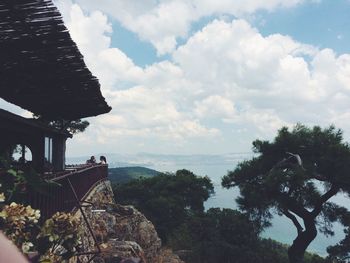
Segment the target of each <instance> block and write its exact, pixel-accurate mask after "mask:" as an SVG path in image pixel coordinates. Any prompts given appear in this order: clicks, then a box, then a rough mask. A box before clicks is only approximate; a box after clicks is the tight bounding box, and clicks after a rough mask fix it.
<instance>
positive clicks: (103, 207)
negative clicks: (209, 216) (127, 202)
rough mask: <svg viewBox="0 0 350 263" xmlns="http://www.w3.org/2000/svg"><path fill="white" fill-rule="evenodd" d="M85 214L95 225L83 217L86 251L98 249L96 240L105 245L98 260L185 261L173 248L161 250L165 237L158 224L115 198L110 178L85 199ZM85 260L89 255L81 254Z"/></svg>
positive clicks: (166, 262) (106, 261)
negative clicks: (158, 232)
mask: <svg viewBox="0 0 350 263" xmlns="http://www.w3.org/2000/svg"><path fill="white" fill-rule="evenodd" d="M85 201H86V202H85V203H84V207H83V211H84V214H85V216H86V218H87V221H88V222H89V225H90V226H91V229H92V232H93V233H94V236H95V238H96V242H95V240H94V238H93V236H92V234H91V233H90V231H89V228H88V224H86V222H85V220H83V216H82V213H81V211H79V210H78V211H77V212H76V214H77V216H79V217H81V219H82V220H81V221H82V227H83V230H84V231H83V232H84V233H83V240H82V243H83V245H82V246H83V250H84V251H85V252H88V251H96V250H97V246H96V243H97V244H98V245H99V247H100V248H101V251H102V253H101V254H99V255H98V256H97V257H96V258H95V259H94V262H98V263H110V262H116V263H118V262H122V260H124V262H127V260H126V259H129V262H132V260H134V262H140V263H141V262H142V263H184V262H183V261H181V260H180V259H179V257H178V256H176V255H174V254H173V253H172V251H171V250H169V249H161V240H160V238H159V237H158V234H157V232H156V230H155V228H154V225H153V224H152V223H151V222H150V221H149V220H147V218H146V217H145V216H144V215H143V214H142V213H140V212H139V211H137V210H136V209H135V208H134V207H132V206H122V205H119V204H116V203H115V201H114V196H113V191H112V188H111V185H110V183H109V182H108V181H106V182H103V183H100V184H99V185H97V186H96V187H95V188H94V189H93V191H91V192H90V193H89V195H88V196H87V197H86V198H85ZM80 260H82V261H83V262H87V261H88V257H87V256H86V257H80Z"/></svg>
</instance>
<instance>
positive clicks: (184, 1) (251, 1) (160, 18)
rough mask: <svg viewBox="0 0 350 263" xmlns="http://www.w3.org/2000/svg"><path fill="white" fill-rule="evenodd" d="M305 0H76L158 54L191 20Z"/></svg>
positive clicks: (167, 48) (181, 34) (174, 43)
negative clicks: (131, 34)
mask: <svg viewBox="0 0 350 263" xmlns="http://www.w3.org/2000/svg"><path fill="white" fill-rule="evenodd" d="M305 1H306V0H246V1H231V0H221V1H213V0H160V1H154V0H148V1H138V0H128V1H123V0H100V1H95V0H76V2H77V3H79V4H80V5H81V6H84V8H86V9H87V10H90V11H91V10H101V11H103V12H105V13H107V14H109V15H110V16H112V17H113V18H114V19H117V20H118V21H119V22H120V23H121V24H122V25H123V26H124V27H125V28H127V29H128V30H130V31H132V32H134V33H136V34H137V35H138V36H139V37H140V39H142V40H144V41H148V42H150V43H152V44H153V46H154V47H155V48H156V50H157V53H158V55H164V54H166V53H170V52H172V51H173V50H174V49H176V47H177V42H178V39H179V38H186V37H187V36H188V33H189V31H190V29H191V25H192V23H194V22H196V21H199V20H200V19H201V18H204V17H210V16H215V15H230V16H235V17H238V18H241V17H244V16H247V15H251V14H253V13H255V12H256V11H258V10H267V11H273V10H275V9H277V8H290V7H294V6H296V5H298V4H301V3H303V2H305Z"/></svg>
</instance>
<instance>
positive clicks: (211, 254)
mask: <svg viewBox="0 0 350 263" xmlns="http://www.w3.org/2000/svg"><path fill="white" fill-rule="evenodd" d="M168 245H169V246H171V247H172V248H173V249H174V250H180V251H187V253H186V255H185V258H184V259H185V261H186V262H188V263H211V262H227V263H231V262H235V263H246V262H255V263H266V262H269V263H285V262H288V254H287V249H288V246H287V245H284V244H281V243H279V242H276V241H274V240H271V239H260V238H259V237H258V235H257V233H256V229H255V226H254V224H253V223H252V222H251V221H250V220H249V218H248V217H247V215H244V214H242V213H241V212H239V211H235V210H231V209H222V210H221V209H219V208H212V209H209V210H208V211H207V212H206V213H201V214H197V215H193V216H192V217H190V218H189V219H188V220H187V221H186V222H184V223H183V224H182V225H181V226H180V227H179V228H177V230H176V231H174V232H173V234H172V235H171V237H170V238H169V242H168ZM304 262H305V263H325V262H326V261H325V259H323V258H321V257H319V256H317V255H313V254H310V253H306V255H305V259H304Z"/></svg>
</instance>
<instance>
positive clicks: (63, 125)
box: [33, 114, 90, 134]
mask: <svg viewBox="0 0 350 263" xmlns="http://www.w3.org/2000/svg"><path fill="white" fill-rule="evenodd" d="M33 117H34V118H35V119H37V120H39V121H40V122H42V123H44V124H46V125H48V126H51V127H53V128H56V129H58V130H61V131H68V132H70V133H71V134H76V133H79V132H84V131H85V130H86V128H87V127H88V126H89V125H90V123H89V122H88V121H86V120H82V119H76V120H62V119H61V120H47V119H45V118H43V117H42V116H40V115H35V114H34V115H33Z"/></svg>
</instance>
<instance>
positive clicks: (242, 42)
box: [65, 1, 350, 152]
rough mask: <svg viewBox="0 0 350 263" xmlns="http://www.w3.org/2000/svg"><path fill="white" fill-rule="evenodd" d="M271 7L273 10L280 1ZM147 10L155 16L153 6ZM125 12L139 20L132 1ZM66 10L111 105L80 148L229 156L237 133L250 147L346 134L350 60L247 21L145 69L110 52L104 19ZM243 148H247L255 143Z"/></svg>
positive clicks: (203, 36) (210, 33)
mask: <svg viewBox="0 0 350 263" xmlns="http://www.w3.org/2000/svg"><path fill="white" fill-rule="evenodd" d="M117 2H118V1H117ZM128 2H129V1H128ZM169 2H173V1H169ZM118 3H119V2H118ZM160 3H162V4H164V5H166V4H167V3H168V2H162V1H161V2H160ZM179 3H180V1H179ZM193 3H194V2H193ZM193 3H192V4H193ZM203 3H204V2H203ZM205 3H207V2H205ZM247 3H250V4H251V7H249V8H248V7H247V6H244V8H248V9H247V10H253V9H254V8H258V7H257V6H258V5H257V3H258V2H256V1H248V2H247ZM253 3H254V4H253ZM297 3H298V1H294V2H293V1H292V2H289V4H290V5H294V4H297ZM119 4H120V5H122V4H121V3H119ZM182 4H183V3H182ZM197 4H198V3H197ZM207 4H208V5H209V2H208V3H207ZM222 4H223V5H224V3H222ZM227 4H228V2H227ZM260 4H261V6H262V5H263V2H260ZM270 4H271V5H270V6H269V7H268V8H270V9H272V8H275V7H277V6H279V5H281V4H282V3H281V2H279V1H271V2H270ZM145 5H146V6H147V8H146V9H147V10H148V11H149V12H152V10H153V9H154V7H153V3H152V1H149V2H147V3H145ZM247 5H248V4H247ZM198 6H201V8H203V6H202V5H200V4H198ZM265 7H266V6H265ZM125 8H126V11H125V9H124V11H125V12H126V13H128V12H129V11H128V8H129V9H132V12H135V13H137V14H138V15H139V16H142V15H143V11H142V10H141V9H139V8H137V5H135V4H134V3H133V2H132V3H131V2H130V3H129V4H128V6H127V7H125ZM196 8H199V7H196ZM216 8H219V7H217V6H216ZM220 8H223V7H222V6H221V7H220ZM220 8H219V9H220ZM227 8H228V7H227ZM241 8H242V10H243V6H242V7H241ZM259 8H260V7H259ZM261 8H262V7H261ZM214 9H215V8H214V7H213V9H212V10H214ZM219 9H218V10H219ZM67 10H68V11H69V12H65V19H66V20H67V21H69V23H67V25H68V27H69V28H70V27H72V28H73V29H74V30H73V31H72V37H73V38H74V40H75V41H76V42H77V44H78V46H79V47H81V51H82V53H83V54H84V56H85V58H86V61H87V63H88V66H89V68H90V69H91V70H92V71H93V73H94V74H96V76H97V77H98V78H99V79H100V81H101V83H102V89H103V93H104V95H105V97H106V98H107V101H108V103H109V104H111V106H112V107H113V110H112V112H111V113H110V114H109V115H106V116H101V117H98V118H95V119H92V123H93V126H92V127H91V128H90V129H89V130H88V131H87V132H86V133H85V134H82V135H79V136H78V140H79V141H81V142H84V141H92V140H96V141H98V142H100V143H101V147H107V148H108V147H112V146H113V145H119V146H120V147H122V146H123V145H124V147H127V148H128V149H133V150H134V151H137V147H139V145H141V144H142V145H143V146H142V147H143V149H148V150H149V151H152V150H154V149H157V150H159V149H160V145H164V148H162V149H161V150H162V151H167V152H171V151H172V150H173V149H174V148H176V149H177V150H179V151H180V150H181V149H182V150H184V149H186V150H188V147H194V145H195V143H193V141H195V142H196V143H197V144H196V146H198V145H199V146H201V145H204V144H207V145H210V146H208V148H210V150H217V151H230V149H231V148H234V147H235V145H236V144H235V143H236V141H235V140H234V139H232V136H233V134H234V132H235V130H237V134H238V131H241V130H244V131H246V132H244V133H241V134H240V135H239V136H240V138H239V140H240V141H244V142H245V141H251V140H253V139H255V136H259V137H263V138H271V137H273V136H274V134H275V132H276V130H277V129H278V128H280V127H281V126H282V125H292V124H295V123H297V122H302V123H306V124H320V125H328V124H330V122H334V123H336V124H339V126H340V127H341V128H345V129H347V128H349V129H350V125H347V124H346V123H350V122H349V121H347V120H349V118H350V116H349V114H348V113H347V108H348V105H349V103H350V93H349V92H350V91H349V87H350V77H349V76H350V55H348V54H343V55H340V56H338V55H336V54H335V52H334V51H333V50H331V49H323V50H319V49H317V48H315V47H313V46H310V45H305V44H303V43H300V42H297V41H295V40H293V39H292V38H291V37H289V36H283V35H280V34H274V35H270V36H267V37H264V36H262V35H261V34H260V33H259V32H258V30H257V29H255V28H253V27H252V26H251V25H250V24H249V23H248V22H246V21H245V20H243V19H236V20H233V21H226V20H225V21H224V20H218V19H217V20H214V21H212V22H210V23H209V24H208V25H206V26H205V27H203V29H202V30H200V31H198V32H196V33H195V34H193V35H191V36H190V37H189V38H188V40H187V41H186V42H185V43H184V44H183V45H182V46H179V47H178V48H176V50H174V51H173V52H172V54H171V59H170V60H165V61H161V62H157V63H154V64H153V65H150V66H146V67H144V68H142V67H139V66H137V65H135V64H134V63H133V61H132V60H131V59H130V58H128V57H127V55H126V54H124V53H123V52H122V51H121V50H119V49H116V48H111V47H110V34H112V32H111V27H110V24H109V22H108V19H107V17H106V16H105V15H104V14H103V13H101V12H97V11H96V12H91V13H88V14H87V13H84V12H83V11H82V9H81V8H80V6H78V5H73V6H72V8H71V9H67ZM237 10H238V9H237ZM122 11H123V10H119V11H118V12H121V13H123V12H122ZM130 12H131V11H130ZM201 12H205V11H201ZM215 12H219V11H215ZM124 15H127V14H124ZM185 19H186V18H185ZM147 30H151V29H145V31H147ZM164 30H165V29H164ZM184 30H185V29H184ZM165 31H167V30H165ZM75 32H78V33H75ZM114 34H118V32H114ZM171 34H175V33H174V32H171ZM95 43H99V44H98V45H95ZM348 126H349V127H348ZM236 140H238V139H236ZM86 145H88V144H86ZM165 145H166V146H165ZM114 147H115V146H114ZM240 147H246V148H245V149H240V150H247V149H248V148H249V145H246V144H245V145H244V146H242V145H241V146H240ZM195 151H196V149H192V152H195Z"/></svg>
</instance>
